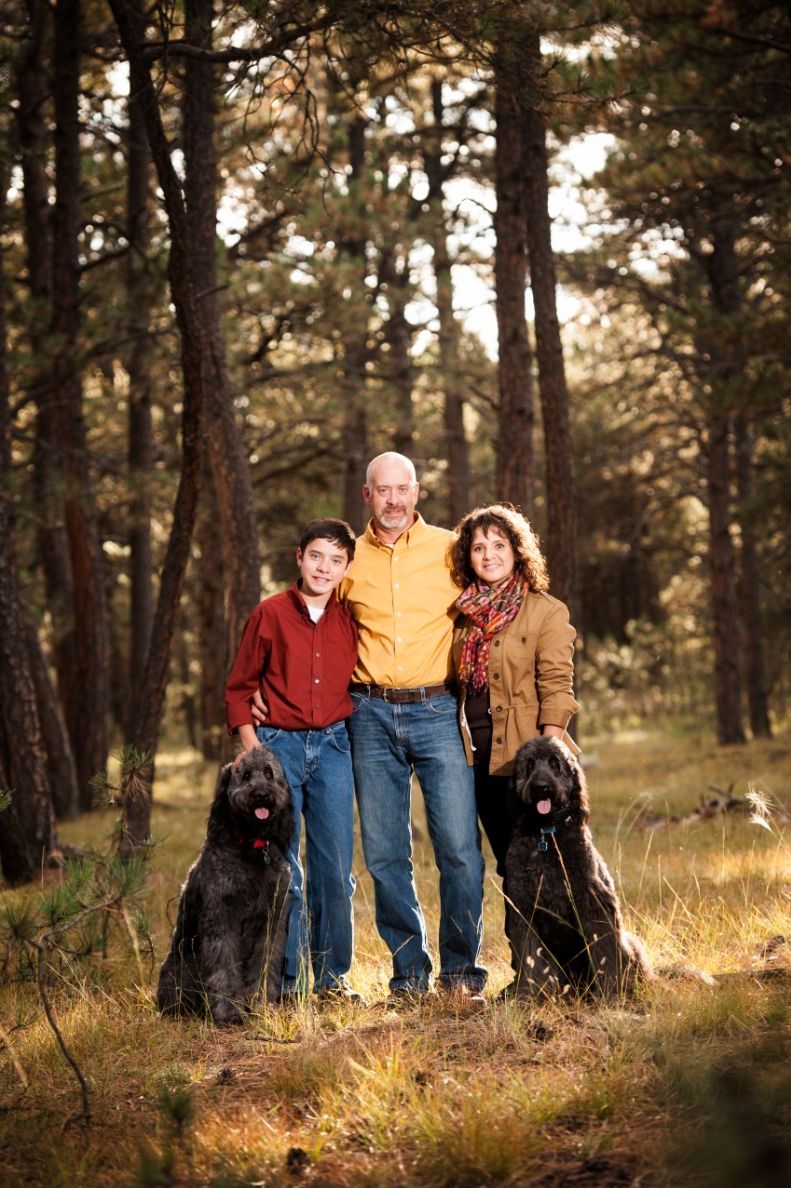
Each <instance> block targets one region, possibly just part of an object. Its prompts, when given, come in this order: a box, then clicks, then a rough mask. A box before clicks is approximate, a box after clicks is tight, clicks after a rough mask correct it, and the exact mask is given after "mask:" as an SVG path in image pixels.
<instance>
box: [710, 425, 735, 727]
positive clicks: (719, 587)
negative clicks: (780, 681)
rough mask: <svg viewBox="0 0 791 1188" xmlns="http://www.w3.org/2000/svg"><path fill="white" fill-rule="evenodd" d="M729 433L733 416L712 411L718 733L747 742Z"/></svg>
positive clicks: (713, 609)
mask: <svg viewBox="0 0 791 1188" xmlns="http://www.w3.org/2000/svg"><path fill="white" fill-rule="evenodd" d="M729 436H730V435H729V422H728V418H727V417H725V416H723V415H722V414H720V413H718V412H712V413H711V414H710V415H709V418H708V426H707V441H706V447H705V454H706V474H707V487H708V503H709V580H710V582H711V612H712V625H713V637H714V693H715V700H716V705H717V737H718V739H719V741H720V742H721V743H743V742H744V741H745V739H744V730H743V728H742V709H741V682H740V679H739V614H738V606H737V600H736V580H735V578H736V562H735V557H734V550H733V540H732V539H731V518H730V485H731V459H730V442H729Z"/></svg>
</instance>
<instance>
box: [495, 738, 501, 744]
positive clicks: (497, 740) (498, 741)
mask: <svg viewBox="0 0 791 1188" xmlns="http://www.w3.org/2000/svg"><path fill="white" fill-rule="evenodd" d="M494 741H495V742H496V743H501V742H502V741H503V740H502V739H501V738H496V739H495V740H494Z"/></svg>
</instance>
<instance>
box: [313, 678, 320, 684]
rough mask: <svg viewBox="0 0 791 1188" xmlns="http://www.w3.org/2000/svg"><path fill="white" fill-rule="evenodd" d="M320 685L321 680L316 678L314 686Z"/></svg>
mask: <svg viewBox="0 0 791 1188" xmlns="http://www.w3.org/2000/svg"><path fill="white" fill-rule="evenodd" d="M318 683H319V678H318V677H316V679H315V681H314V682H313V684H314V685H318Z"/></svg>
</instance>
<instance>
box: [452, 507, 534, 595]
mask: <svg viewBox="0 0 791 1188" xmlns="http://www.w3.org/2000/svg"><path fill="white" fill-rule="evenodd" d="M476 528H482V529H483V531H484V532H485V533H486V534H487V535H488V533H489V532H490V531H491V530H492V529H494V531H495V532H498V533H499V534H500V536H504V537H505V539H506V540H507V541H508V542H509V543H510V545H511V548H512V549H513V550H514V569H515V570H516V572H517V573H518V574H519V575H520V576H521V577H523V578H524V579H525V581H526V582H527V584H528V587H529V588H530V589H531V590H534V591H535V592H536V593H540V594H543V593H546V591H547V590H548V589H549V576H548V574H547V563H546V561H545V560H544V555H543V553H542V552H541V547H540V544H539V540H538V537H537V536H536V534H535V532H533V529H532V528H531V527H530V525H529V524H528V522H527V520H526V519H525V517H524V516H523V515H522V514H521V513H520V512H518V511H517V510H516V508H515V507H513V506H512V504H510V503H490V504H488V506H487V507H476V508H473V510H472V511H471V512H468V513H467V515H466V516H462V518H461V519H460V520H459V522H458V524H457V525H456V529H455V531H456V538H455V540H454V541H453V542H452V543H451V544H450V546H449V547H448V565H449V567H450V576H451V577H452V578H453V581H454V582H455V583H456V585H457V586H458V587H459V588H460V589H462V590H464V589H466V588H467V586H469V585H470V584H471V583H472V582H474V581H475V580H476V578H477V575H476V573H475V570H474V569H473V567H472V565H471V564H470V549H471V546H472V538H473V536H474V535H475V530H476Z"/></svg>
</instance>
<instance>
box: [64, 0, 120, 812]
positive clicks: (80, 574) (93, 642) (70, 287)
mask: <svg viewBox="0 0 791 1188" xmlns="http://www.w3.org/2000/svg"><path fill="white" fill-rule="evenodd" d="M54 28H55V42H54V107H55V169H56V190H55V209H54V213H53V241H52V242H53V316H52V330H53V334H54V336H55V358H54V360H53V371H54V375H55V388H56V391H55V393H54V399H55V400H56V401H57V412H56V416H55V424H56V428H57V447H56V448H57V449H58V451H59V453H60V459H61V468H62V474H63V510H64V521H65V525H66V536H67V539H68V547H69V559H70V562H71V573H72V582H73V616H74V630H75V661H76V673H75V675H76V679H77V681H78V683H79V695H77V692H76V690H75V692H74V693H73V695H72V698H71V702H70V704H69V706H68V707H67V717H68V724H69V736H70V738H71V743H72V748H73V751H74V757H75V761H76V764H77V777H78V780H79V784H80V803H81V805H82V807H83V808H89V807H90V805H91V795H90V788H89V781H90V779H91V777H92V776H94V775H95V774H96V773H97V772H99V771H103V770H104V768H105V767H106V764H107V750H108V729H107V711H108V706H109V704H110V640H109V631H108V618H107V603H106V597H105V584H104V575H103V572H102V570H103V556H102V549H101V544H100V540H99V530H98V524H97V518H96V508H95V501H94V496H93V490H92V484H91V477H90V465H89V460H88V449H87V440H86V431H85V421H84V417H83V408H82V382H81V378H80V371H79V365H78V361H77V355H76V344H77V341H78V337H79V333H80V267H79V237H80V225H81V214H80V142H79V135H80V124H79V94H80V0H57V3H56V6H55V22H54Z"/></svg>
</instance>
